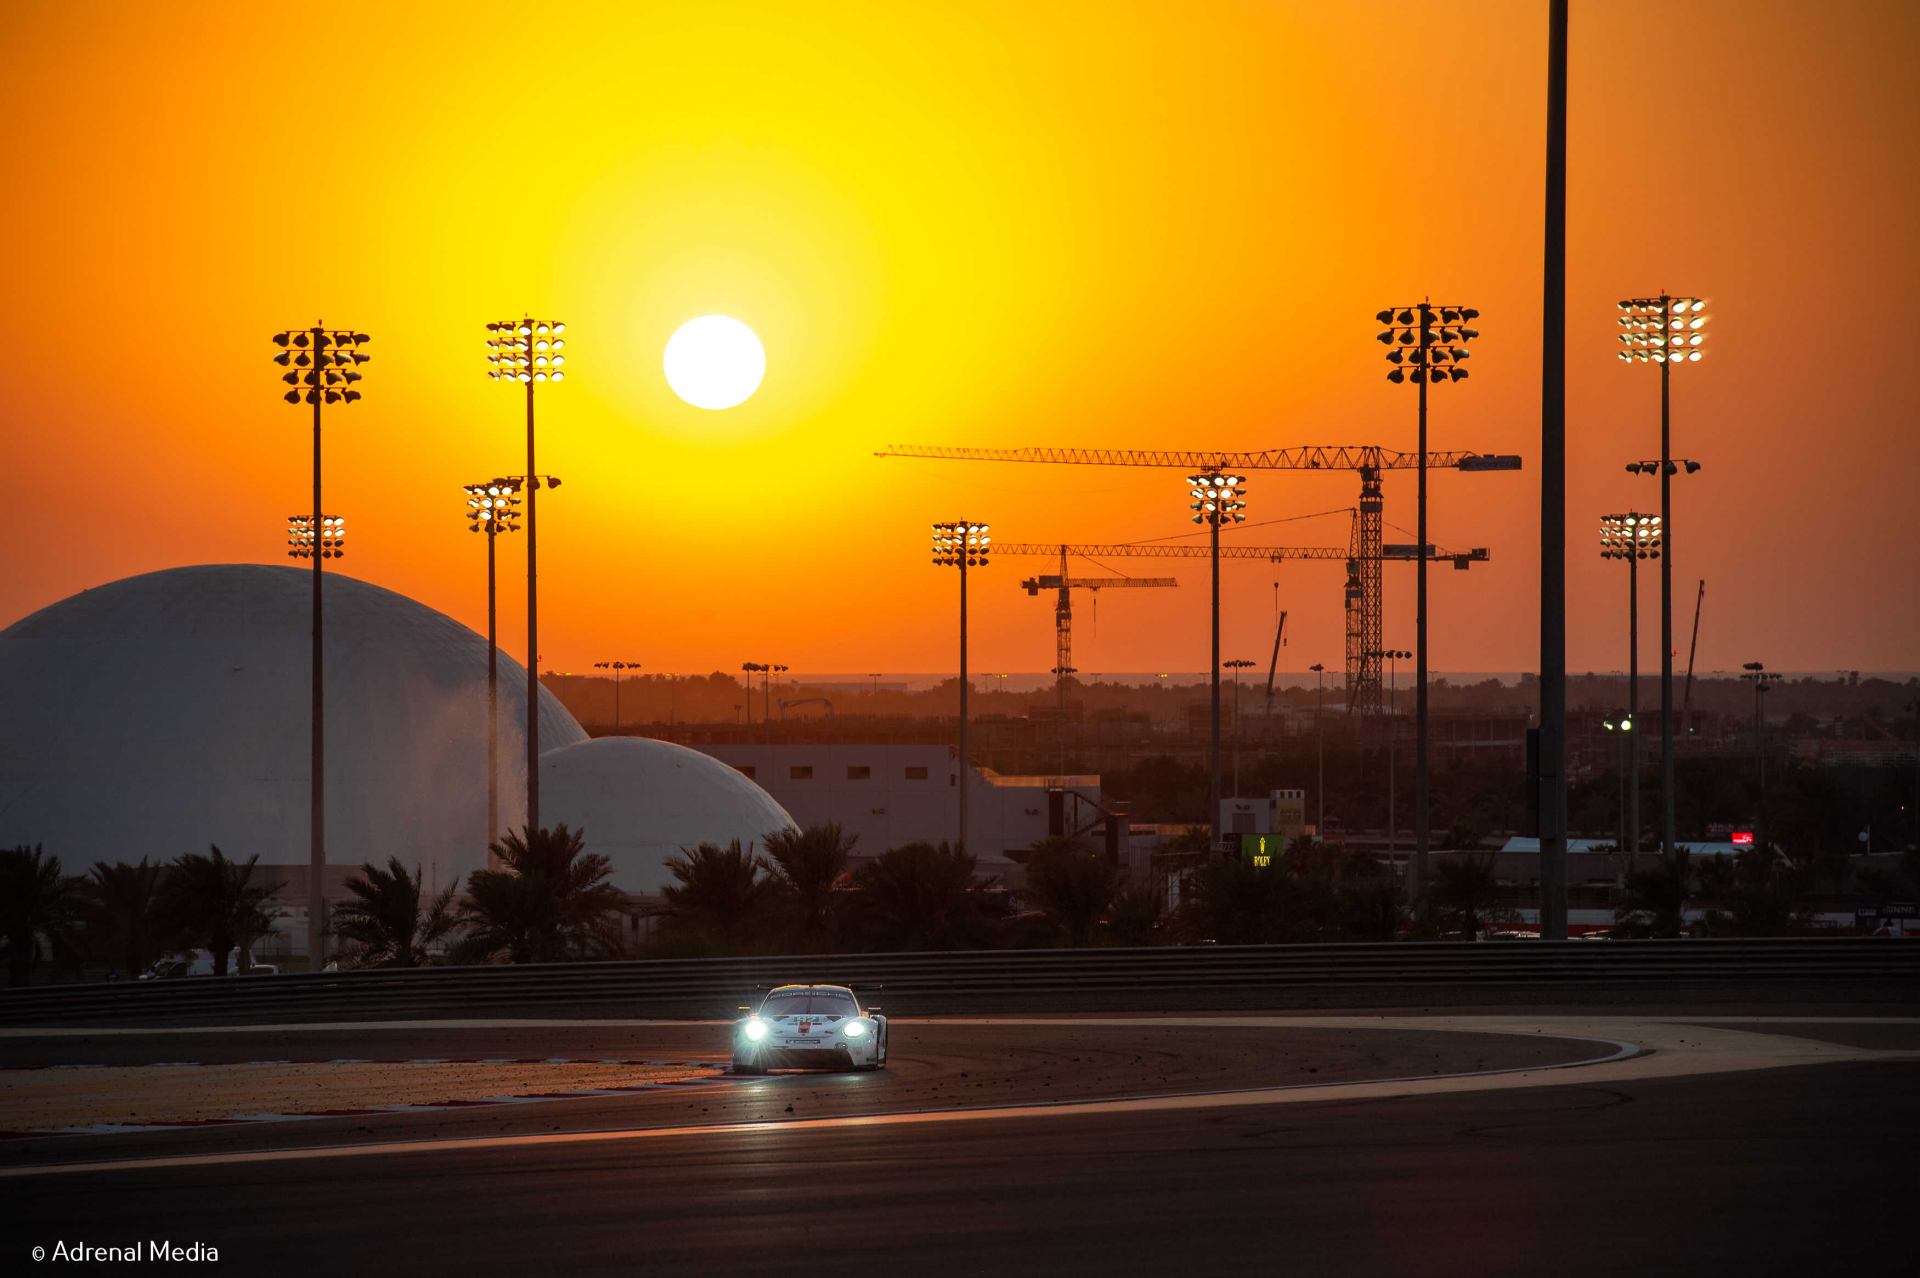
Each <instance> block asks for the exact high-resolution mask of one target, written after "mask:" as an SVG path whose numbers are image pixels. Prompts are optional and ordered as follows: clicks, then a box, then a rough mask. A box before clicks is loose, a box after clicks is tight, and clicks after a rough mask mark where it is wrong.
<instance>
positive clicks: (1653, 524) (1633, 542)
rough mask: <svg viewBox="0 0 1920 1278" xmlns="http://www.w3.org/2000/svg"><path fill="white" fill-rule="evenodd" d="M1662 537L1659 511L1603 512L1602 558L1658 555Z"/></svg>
mask: <svg viewBox="0 0 1920 1278" xmlns="http://www.w3.org/2000/svg"><path fill="white" fill-rule="evenodd" d="M1660 540H1661V538H1660V516H1658V515H1602V516H1600V557H1601V558H1602V559H1633V558H1636V557H1637V558H1640V559H1658V558H1659V557H1660Z"/></svg>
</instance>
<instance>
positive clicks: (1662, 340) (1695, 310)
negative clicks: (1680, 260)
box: [1619, 293, 1707, 860]
mask: <svg viewBox="0 0 1920 1278" xmlns="http://www.w3.org/2000/svg"><path fill="white" fill-rule="evenodd" d="M1619 309H1620V311H1621V315H1620V329H1621V332H1620V342H1621V345H1623V346H1624V347H1626V349H1625V350H1623V351H1621V352H1620V358H1621V360H1622V361H1624V362H1626V363H1629V364H1645V363H1649V362H1651V363H1654V364H1658V365H1659V366H1660V462H1659V467H1660V468H1659V471H1658V474H1659V476H1660V527H1661V528H1662V529H1663V530H1664V531H1663V533H1662V535H1663V536H1664V537H1665V538H1666V541H1667V545H1666V551H1667V553H1666V554H1665V555H1663V556H1661V559H1660V791H1661V794H1660V854H1661V855H1662V856H1664V857H1666V858H1668V859H1669V860H1671V859H1672V857H1673V850H1674V819H1673V483H1672V480H1673V473H1674V462H1673V432H1672V416H1673V414H1672V405H1673V394H1672V380H1673V370H1674V369H1675V368H1676V367H1678V366H1679V365H1681V364H1697V363H1699V362H1700V359H1701V357H1702V356H1703V355H1705V354H1706V352H1705V351H1704V350H1702V349H1701V344H1702V343H1703V342H1705V341H1706V334H1705V333H1703V332H1702V331H1701V330H1702V329H1703V328H1705V327H1706V323H1707V317H1706V315H1705V314H1704V313H1703V312H1704V311H1705V310H1706V309H1707V304H1706V302H1705V301H1703V300H1701V299H1700V298H1697V297H1673V296H1670V295H1669V294H1666V293H1662V294H1660V295H1659V296H1658V297H1630V298H1628V299H1627V300H1626V301H1624V302H1621V303H1619ZM1686 465H1687V473H1689V474H1691V473H1693V472H1694V471H1696V470H1699V469H1700V466H1699V464H1698V463H1697V462H1688V463H1687V464H1686ZM1649 466H1650V463H1647V462H1638V463H1635V464H1634V465H1631V466H1628V467H1627V469H1628V470H1629V471H1640V472H1643V473H1654V472H1652V471H1651V470H1650V469H1649Z"/></svg>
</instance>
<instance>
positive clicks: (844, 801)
mask: <svg viewBox="0 0 1920 1278" xmlns="http://www.w3.org/2000/svg"><path fill="white" fill-rule="evenodd" d="M696 748H697V749H699V750H700V751H702V752H703V753H706V754H710V755H712V756H713V757H714V758H716V759H719V760H720V761H721V762H723V763H726V764H729V765H731V766H732V767H734V768H736V769H738V770H739V771H740V772H741V773H742V774H744V775H745V776H747V777H749V778H751V779H752V780H753V781H754V782H755V783H757V784H758V785H759V786H760V788H762V789H763V790H765V791H766V792H767V793H768V794H770V795H772V796H773V799H774V801H775V802H776V803H778V804H779V805H780V807H781V808H783V809H785V810H786V811H787V812H788V813H790V814H792V817H793V819H794V820H795V821H796V822H798V823H799V824H800V825H802V826H810V825H820V824H824V823H825V822H828V821H832V822H837V823H838V824H839V826H840V828H841V829H842V830H843V831H844V832H846V833H847V834H851V835H856V836H858V838H859V843H858V844H856V845H855V847H854V854H853V863H854V864H855V865H856V866H857V865H859V864H860V863H861V862H863V861H868V860H872V859H873V858H875V857H878V856H879V855H880V854H882V853H883V852H888V851H891V850H892V849H894V848H897V847H901V846H903V845H905V844H908V843H939V842H941V841H942V840H945V841H947V842H949V843H951V842H953V841H954V840H955V839H956V836H957V835H958V832H959V819H960V817H959V813H960V801H959V795H960V785H959V779H960V769H959V751H958V750H956V749H955V748H954V747H952V746H947V745H857V744H846V743H840V742H833V743H817V744H788V743H781V744H775V745H730V744H727V745H701V746H698V747H696ZM1053 793H1059V794H1060V795H1062V796H1063V797H1062V799H1060V800H1059V802H1060V803H1061V804H1062V806H1063V811H1062V813H1061V816H1060V818H1059V819H1060V820H1061V821H1063V822H1064V823H1065V827H1066V829H1067V830H1068V831H1069V832H1071V831H1073V830H1077V829H1081V828H1083V827H1086V826H1088V825H1089V824H1090V823H1092V822H1094V821H1095V820H1096V819H1098V817H1099V815H1100V810H1101V805H1102V803H1103V802H1104V800H1103V797H1102V795H1101V793H1100V778H1099V777H1097V776H1066V777H1059V776H1054V777H1046V776H1021V777H1013V776H1002V775H1000V774H999V773H997V772H994V771H992V770H991V769H989V768H975V769H973V775H972V778H971V780H970V782H969V785H968V790H967V842H968V844H969V849H968V850H969V851H971V852H973V854H974V855H975V856H976V857H978V858H979V861H980V872H981V873H982V874H986V875H997V876H998V877H999V878H1000V880H1001V881H1002V882H1003V883H1011V884H1013V885H1016V886H1017V885H1018V884H1019V883H1021V882H1023V881H1024V877H1023V873H1022V871H1021V870H1020V867H1019V866H1018V865H1017V864H1016V863H1015V862H1014V861H1013V860H1011V859H1010V858H1009V857H1008V856H1007V852H1008V850H1010V849H1011V850H1013V851H1019V850H1020V849H1023V848H1027V847H1031V846H1032V845H1033V844H1034V843H1035V842H1037V841H1038V840H1040V839H1043V838H1045V837H1047V834H1048V833H1049V831H1050V830H1051V829H1053V828H1054V821H1055V818H1054V817H1053V814H1052V806H1051V805H1052V804H1053V803H1054V802H1055V800H1054V799H1053V798H1052V797H1051V795H1052V794H1053ZM1100 836H1101V831H1100V829H1098V828H1097V827H1096V828H1094V829H1093V830H1092V832H1091V833H1089V834H1088V835H1087V837H1088V839H1089V841H1091V842H1092V843H1093V844H1094V845H1095V846H1096V847H1098V846H1100ZM1121 846H1123V847H1124V846H1126V841H1125V839H1124V837H1123V838H1122V841H1121Z"/></svg>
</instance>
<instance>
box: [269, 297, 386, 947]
mask: <svg viewBox="0 0 1920 1278" xmlns="http://www.w3.org/2000/svg"><path fill="white" fill-rule="evenodd" d="M372 340H373V339H372V338H371V337H368V336H367V335H366V334H365V333H355V332H352V331H351V330H346V329H331V328H328V327H327V326H326V325H325V324H315V325H314V326H313V327H312V328H306V329H288V330H287V331H286V332H284V333H275V334H274V335H273V344H274V345H275V346H278V347H279V348H280V353H279V354H278V355H275V356H274V357H273V362H274V363H276V364H278V365H280V366H281V367H283V368H285V369H286V370H287V371H286V372H285V373H284V374H282V375H281V378H280V380H281V381H283V382H285V383H286V384H287V385H288V386H290V387H292V388H293V389H291V390H289V391H288V392H287V393H286V394H285V395H283V396H282V398H283V399H285V400H286V401H287V403H289V404H299V403H301V402H303V401H304V402H305V403H307V404H309V405H311V406H312V408H313V514H312V516H311V517H310V519H309V522H308V523H307V525H306V531H307V533H308V536H309V538H310V540H309V555H308V556H307V557H309V558H311V559H312V560H313V742H312V747H313V760H312V763H311V765H310V766H311V772H310V774H309V775H310V777H311V780H310V788H311V802H312V809H313V810H312V815H311V822H312V824H311V829H310V833H309V842H308V847H307V874H308V878H309V879H310V882H309V883H308V884H307V966H308V968H309V969H310V970H312V971H315V972H317V971H319V970H320V968H321V966H322V964H323V963H324V962H325V961H326V940H327V902H326V894H325V893H324V892H323V891H322V885H321V882H320V879H321V876H322V875H323V874H324V873H325V870H326V865H327V819H326V795H327V766H326V764H327V761H326V744H327V732H326V721H327V714H326V695H325V694H326V678H325V673H324V666H323V663H322V657H323V646H322V642H321V638H322V635H323V633H324V628H323V625H322V613H321V593H322V592H321V588H320V586H321V582H322V581H323V580H324V579H325V576H326V574H325V573H324V572H323V571H322V568H323V567H324V566H325V564H326V561H327V560H328V559H331V558H335V557H337V556H336V555H335V554H334V553H333V552H334V551H335V550H338V549H340V548H339V547H330V546H328V545H327V544H326V543H327V528H328V522H327V520H328V517H327V516H326V515H325V514H324V513H322V511H321V507H320V408H321V405H323V404H351V403H354V402H356V401H358V400H359V398H360V392H359V391H357V390H355V389H354V385H355V384H356V383H357V382H359V381H360V365H362V364H364V363H366V362H367V361H368V360H370V359H372V358H373V357H372V356H371V355H368V354H367V353H366V352H365V351H363V350H361V349H360V348H361V347H362V346H365V345H366V344H367V343H368V342H370V341H372ZM334 528H335V531H336V532H337V533H338V534H339V535H340V536H341V537H342V538H344V536H345V524H344V523H341V522H339V521H338V520H336V521H335V523H334ZM289 531H291V529H289ZM316 533H317V534H318V538H317V549H318V552H319V553H317V554H315V553H311V551H312V549H313V548H315V546H316V543H315V542H314V541H313V540H312V538H313V537H314V534H316Z"/></svg>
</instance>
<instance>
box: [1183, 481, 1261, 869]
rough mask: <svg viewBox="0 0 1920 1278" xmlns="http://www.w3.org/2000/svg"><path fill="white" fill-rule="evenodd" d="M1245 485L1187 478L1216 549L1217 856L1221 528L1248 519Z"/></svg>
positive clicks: (1216, 831)
mask: <svg viewBox="0 0 1920 1278" xmlns="http://www.w3.org/2000/svg"><path fill="white" fill-rule="evenodd" d="M1246 482H1247V481H1246V480H1245V479H1242V478H1241V477H1240V476H1238V475H1226V474H1222V473H1221V472H1219V471H1217V470H1207V471H1202V472H1201V473H1200V474H1198V475H1188V476H1187V483H1188V485H1189V489H1188V493H1187V495H1188V496H1190V497H1192V498H1193V500H1192V502H1190V503H1189V504H1188V506H1187V509H1189V510H1191V511H1193V512H1194V515H1193V522H1194V523H1196V524H1205V525H1206V526H1207V538H1208V544H1209V545H1211V546H1212V548H1213V555H1212V561H1213V649H1212V657H1211V659H1210V660H1209V662H1208V672H1209V673H1208V678H1209V680H1210V682H1211V684H1212V691H1213V699H1212V704H1213V746H1212V749H1211V752H1210V755H1209V757H1210V758H1211V760H1212V768H1211V776H1210V784H1209V787H1208V797H1209V799H1210V805H1209V808H1208V811H1207V827H1208V829H1209V830H1211V831H1212V835H1213V848H1214V851H1216V852H1218V851H1219V849H1220V526H1221V525H1222V524H1237V523H1241V522H1243V521H1244V520H1245V519H1246V516H1245V515H1244V514H1242V513H1241V512H1242V511H1244V510H1245V509H1246V508H1247V503H1246V502H1244V501H1241V500H1240V499H1241V498H1242V497H1245V496H1246V495H1247V490H1246V488H1245V487H1244V485H1245V484H1246Z"/></svg>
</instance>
